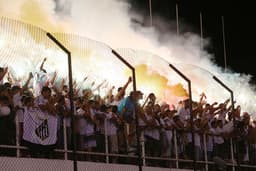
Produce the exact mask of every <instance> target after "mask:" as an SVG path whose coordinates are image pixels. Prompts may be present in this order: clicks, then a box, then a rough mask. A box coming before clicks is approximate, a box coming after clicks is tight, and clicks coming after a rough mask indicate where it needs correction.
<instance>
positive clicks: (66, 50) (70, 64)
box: [46, 33, 77, 171]
mask: <svg viewBox="0 0 256 171" xmlns="http://www.w3.org/2000/svg"><path fill="white" fill-rule="evenodd" d="M46 35H47V36H48V37H49V38H50V39H51V40H52V41H53V42H54V43H55V44H56V45H58V46H59V47H60V48H61V49H62V50H63V51H64V52H65V53H66V54H67V55H68V79H69V100H70V109H71V120H72V122H71V123H72V144H73V167H74V171H77V155H76V136H75V124H74V122H75V116H74V109H75V107H74V98H73V97H74V92H73V79H72V61H71V52H70V51H69V50H68V49H67V48H66V47H64V46H63V45H62V44H61V43H60V42H59V41H58V40H57V39H56V38H55V37H54V36H53V35H52V34H51V33H46Z"/></svg>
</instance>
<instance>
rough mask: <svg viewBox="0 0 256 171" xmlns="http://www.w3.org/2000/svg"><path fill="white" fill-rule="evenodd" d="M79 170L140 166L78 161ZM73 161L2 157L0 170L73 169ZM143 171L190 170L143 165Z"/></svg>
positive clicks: (110, 170)
mask: <svg viewBox="0 0 256 171" xmlns="http://www.w3.org/2000/svg"><path fill="white" fill-rule="evenodd" d="M77 167H78V171H138V170H139V169H138V166H134V165H121V164H105V163H93V162H77ZM72 170H73V161H70V160H48V159H30V158H11V157H0V171H72ZM143 171H190V170H182V169H167V168H156V167H143Z"/></svg>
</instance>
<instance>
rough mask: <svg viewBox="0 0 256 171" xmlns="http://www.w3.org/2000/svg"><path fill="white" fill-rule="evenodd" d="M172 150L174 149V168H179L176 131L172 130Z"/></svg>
mask: <svg viewBox="0 0 256 171" xmlns="http://www.w3.org/2000/svg"><path fill="white" fill-rule="evenodd" d="M173 133H174V149H175V162H176V168H179V154H178V145H177V131H176V130H174V132H173Z"/></svg>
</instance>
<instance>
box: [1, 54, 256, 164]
mask: <svg viewBox="0 0 256 171" xmlns="http://www.w3.org/2000/svg"><path fill="white" fill-rule="evenodd" d="M45 62H46V58H45V59H44V60H43V62H42V64H41V66H40V69H39V70H38V71H36V72H34V73H33V74H32V73H29V74H28V75H29V76H28V78H27V81H26V82H25V84H24V85H21V82H20V81H19V80H15V79H13V78H14V77H13V76H12V75H11V74H10V72H8V67H2V68H0V135H1V136H0V145H16V139H18V141H19V143H20V144H21V145H23V146H26V147H28V149H29V153H24V154H23V155H26V156H30V157H47V158H49V157H53V156H54V152H53V150H54V149H63V148H64V139H65V138H64V137H66V140H67V145H68V148H69V149H72V123H71V121H72V114H74V126H75V129H74V130H75V132H74V135H75V136H76V140H77V144H76V145H77V147H78V150H81V151H87V152H101V153H105V151H106V147H105V145H106V143H105V142H106V138H107V139H108V143H107V144H108V152H109V153H111V154H132V153H133V154H136V143H137V141H136V131H135V128H136V126H135V125H136V122H135V121H136V116H138V125H139V133H140V138H141V140H143V141H144V142H145V156H150V157H164V158H171V157H172V158H175V153H177V154H178V156H179V158H183V159H193V158H194V157H195V159H196V160H197V161H199V160H205V154H206V156H207V160H208V161H211V160H213V157H214V156H218V157H220V158H221V159H223V160H228V161H230V160H231V158H232V156H231V151H230V150H231V148H230V139H231V138H232V140H233V144H236V146H234V156H235V157H234V158H235V160H237V161H239V162H240V163H244V164H253V165H254V164H256V140H255V139H256V138H255V135H256V134H255V129H256V128H255V127H256V121H255V120H253V119H252V118H251V116H250V114H249V113H247V112H242V110H241V107H240V106H239V104H236V105H235V107H234V112H232V106H231V102H230V100H229V99H228V100H226V99H224V100H223V102H214V103H212V104H210V103H208V102H207V97H206V95H205V94H204V93H202V94H201V98H200V101H198V102H195V101H193V106H192V107H193V108H192V116H193V119H192V120H190V110H189V99H185V100H182V101H180V102H179V103H178V104H175V105H173V104H166V103H161V104H158V103H157V100H156V99H157V97H156V96H155V94H154V92H152V93H150V94H149V95H148V96H147V98H146V100H145V101H144V103H143V104H141V103H139V101H140V100H141V99H143V92H141V91H131V92H128V93H127V87H128V86H129V85H130V83H131V82H132V79H131V77H129V78H128V80H127V82H126V83H125V84H124V85H123V86H122V87H119V88H118V89H117V91H116V93H114V90H115V87H114V86H113V87H112V88H110V90H109V92H108V93H107V95H106V96H105V97H101V96H99V95H98V94H97V93H95V91H93V90H92V89H90V88H83V87H78V86H77V85H76V84H74V87H73V88H74V108H75V109H74V112H71V103H70V99H69V96H68V95H69V87H68V85H66V83H65V79H64V78H63V80H62V81H61V84H56V76H57V73H55V74H54V75H53V76H51V77H49V75H48V74H47V71H46V70H45V69H44V67H43V66H44V63H45ZM16 123H17V124H16ZM64 130H65V131H64ZM191 130H193V134H192V132H191ZM64 132H65V134H64ZM174 132H175V134H176V141H177V142H176V143H177V148H175V141H174ZM192 137H194V145H193V143H192V142H193V141H192ZM204 144H205V146H206V148H204ZM134 149H135V150H134ZM204 149H206V150H207V151H205V150H204ZM193 151H194V153H193ZM0 155H2V156H5V155H10V149H6V148H0ZM110 159H111V160H110V162H113V163H118V162H127V161H124V159H122V160H121V159H120V157H117V156H112V157H111V158H110ZM79 160H86V161H104V158H102V157H95V156H93V155H91V154H84V155H79ZM129 162H136V161H129ZM172 164H173V162H170V161H165V162H163V161H161V162H159V161H156V160H150V159H148V160H146V165H149V166H164V167H170V165H172Z"/></svg>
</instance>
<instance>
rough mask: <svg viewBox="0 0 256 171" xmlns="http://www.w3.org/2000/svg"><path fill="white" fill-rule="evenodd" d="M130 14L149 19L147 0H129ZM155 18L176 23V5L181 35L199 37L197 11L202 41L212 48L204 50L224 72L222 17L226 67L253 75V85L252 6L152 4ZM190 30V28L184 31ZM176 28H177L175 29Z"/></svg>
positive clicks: (214, 1) (185, 0)
mask: <svg viewBox="0 0 256 171" xmlns="http://www.w3.org/2000/svg"><path fill="white" fill-rule="evenodd" d="M130 2H131V4H132V10H135V11H139V12H140V13H141V14H143V15H144V16H149V0H130ZM151 2H152V14H153V25H154V18H156V17H157V16H161V17H163V18H164V20H166V21H167V22H168V21H175V19H176V12H175V8H176V7H175V4H176V2H178V6H179V22H180V26H179V27H180V33H181V34H182V33H185V32H193V33H197V34H198V35H200V17H199V14H200V11H201V12H202V16H203V37H204V38H210V40H211V42H212V44H211V46H209V47H207V48H206V50H207V51H208V52H209V53H211V54H213V55H214V56H215V58H214V60H215V63H217V64H218V65H219V66H221V67H223V68H225V62H224V46H223V36H222V35H223V31H222V19H221V17H222V16H223V17H224V26H225V42H226V60H227V67H228V68H231V69H232V70H233V71H235V72H238V73H245V74H251V75H253V79H252V83H253V84H255V83H256V67H255V66H254V65H255V63H256V62H254V60H255V59H254V57H255V56H256V55H255V53H254V49H256V43H255V41H256V39H255V38H256V36H255V31H256V28H255V26H253V25H255V21H256V20H255V19H254V15H253V14H254V13H255V11H256V9H253V7H254V6H253V5H252V2H253V1H251V2H247V1H229V0H222V1H221V0H205V1H204V0H151ZM187 26H189V27H187ZM174 27H175V28H176V25H175V26H174Z"/></svg>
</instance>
